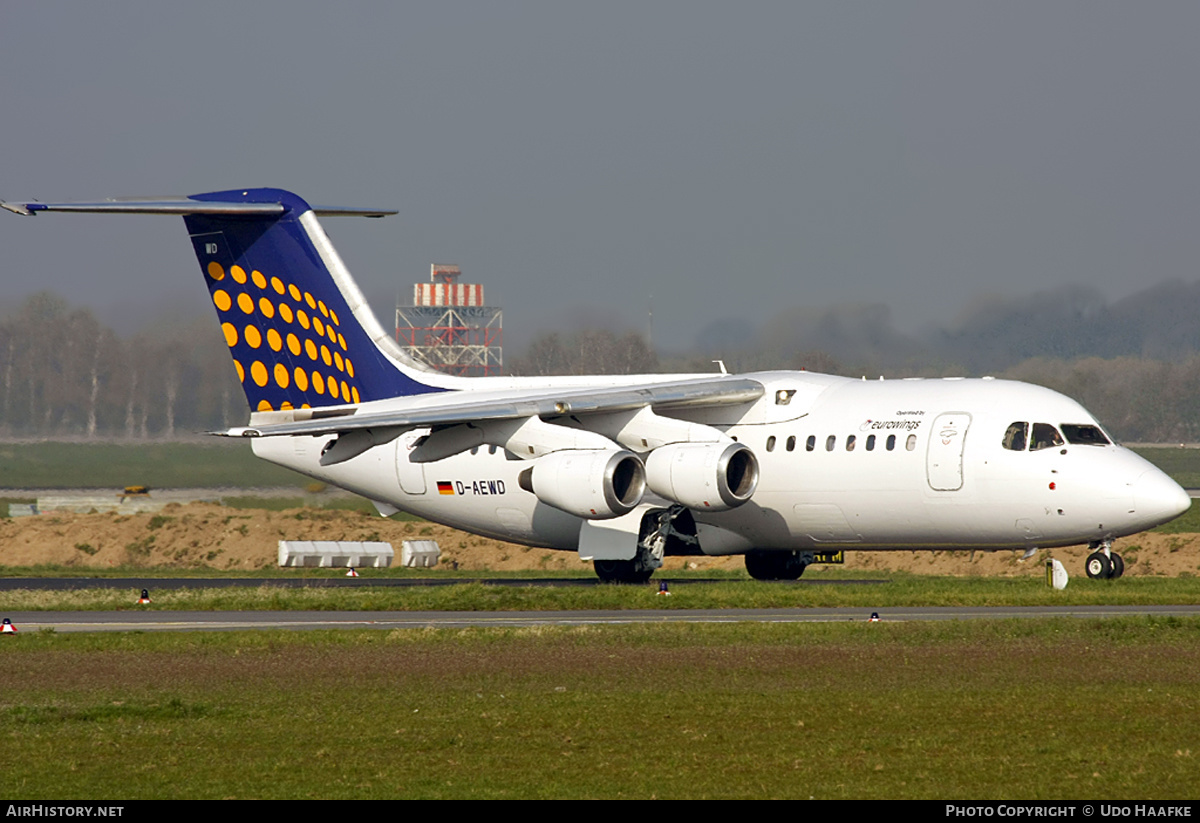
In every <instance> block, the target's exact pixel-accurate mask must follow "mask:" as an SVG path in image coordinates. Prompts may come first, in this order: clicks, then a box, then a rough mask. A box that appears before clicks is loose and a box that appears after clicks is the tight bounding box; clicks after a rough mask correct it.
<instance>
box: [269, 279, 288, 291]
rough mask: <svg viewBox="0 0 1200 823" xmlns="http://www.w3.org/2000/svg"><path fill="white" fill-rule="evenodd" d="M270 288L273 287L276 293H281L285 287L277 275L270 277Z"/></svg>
mask: <svg viewBox="0 0 1200 823" xmlns="http://www.w3.org/2000/svg"><path fill="white" fill-rule="evenodd" d="M271 288H273V289H275V293H276V294H283V293H284V292H285V291H287V289H285V288H284V286H283V281H282V280H280V279H279V278H278V277H272V278H271Z"/></svg>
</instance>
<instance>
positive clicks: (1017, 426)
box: [1004, 423, 1029, 452]
mask: <svg viewBox="0 0 1200 823" xmlns="http://www.w3.org/2000/svg"><path fill="white" fill-rule="evenodd" d="M1028 435H1029V424H1028V423H1013V424H1012V425H1011V426H1009V427H1008V431H1006V432H1004V448H1006V449H1009V450H1010V451H1015V452H1023V451H1025V443H1026V440H1027V438H1028Z"/></svg>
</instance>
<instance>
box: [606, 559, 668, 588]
mask: <svg viewBox="0 0 1200 823" xmlns="http://www.w3.org/2000/svg"><path fill="white" fill-rule="evenodd" d="M592 568H593V569H595V570H596V576H597V577H599V578H600V581H601V582H603V583H646V582H647V581H649V580H650V575H652V574H654V570H653V569H639V568H637V563H636V562H635V561H633V560H593V561H592Z"/></svg>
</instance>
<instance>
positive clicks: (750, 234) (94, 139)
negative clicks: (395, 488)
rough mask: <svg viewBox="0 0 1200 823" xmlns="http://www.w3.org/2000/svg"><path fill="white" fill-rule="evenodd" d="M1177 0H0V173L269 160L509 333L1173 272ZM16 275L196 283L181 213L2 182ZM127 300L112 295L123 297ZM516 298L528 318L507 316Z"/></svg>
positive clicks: (0, 225) (383, 274) (915, 318)
mask: <svg viewBox="0 0 1200 823" xmlns="http://www.w3.org/2000/svg"><path fill="white" fill-rule="evenodd" d="M1197 31H1200V4H1197V3H1194V2H1178V3H1168V2H1149V3H1124V2H1122V3H1105V2H1004V3H974V2H878V3H872V2H823V3H802V2H781V3H755V2H743V3H736V4H735V3H732V2H725V3H713V2H701V1H699V0H687V2H612V1H611V0H610V2H604V3H570V2H566V3H564V2H445V1H443V2H428V3H425V2H406V3H383V2H379V3H353V2H348V3H337V4H333V3H328V2H313V1H312V0H293V2H287V3H282V2H278V3H244V2H221V1H218V2H213V1H212V0H208V2H205V3H191V4H175V3H158V2H145V3H133V2H104V3H74V4H64V3H17V2H11V3H6V4H4V6H3V8H2V9H0V54H3V58H4V65H5V71H4V72H3V74H2V75H0V122H3V141H2V145H3V152H4V158H5V161H4V163H3V169H4V171H3V174H0V198H2V199H22V198H31V197H32V198H39V199H43V200H66V199H89V198H97V197H105V196H123V195H143V194H146V195H151V194H194V193H197V192H203V191H213V190H218V189H224V188H235V187H248V186H277V187H280V188H287V189H291V190H293V191H295V192H296V193H298V194H300V195H301V196H302V197H304V198H305V199H307V200H309V202H313V203H321V204H330V205H364V206H389V207H394V208H398V209H400V214H399V215H398V216H397V217H393V218H388V219H387V220H386V221H374V220H355V219H333V218H329V219H326V220H325V225H326V228H327V229H328V230H329V231H330V234H331V235H332V237H333V239H334V242H335V243H336V245H337V246H338V249H339V251H340V252H341V253H342V256H343V257H344V258H345V259H346V261H347V264H348V265H349V266H350V268H351V271H352V272H353V273H354V274H355V276H356V278H357V279H358V280H359V282H360V283H361V284H362V286H363V288H364V290H365V291H366V292H367V294H368V296H370V297H371V298H372V303H373V305H374V307H375V309H376V311H377V313H378V314H380V315H381V316H382V318H383V319H384V320H385V323H386V322H388V321H390V317H391V304H392V303H394V298H395V294H396V292H397V290H398V289H400V290H402V292H403V293H404V294H405V295H408V294H410V293H411V283H413V282H416V281H418V280H426V279H427V278H428V266H429V263H431V262H435V261H436V262H445V263H458V264H459V265H461V266H462V267H463V269H464V273H465V277H464V280H468V281H471V282H482V283H484V284H485V287H486V289H487V293H488V297H489V302H491V303H499V304H501V305H503V307H504V310H505V331H506V338H507V340H508V342H509V343H510V344H511V343H514V342H521V341H523V340H527V339H528V334H529V333H530V331H532V330H541V329H544V328H547V327H553V326H558V327H567V326H568V325H569V324H570V323H571V322H573V321H575V320H577V318H578V317H579V316H580V314H581V312H588V313H591V315H592V316H593V317H599V318H610V319H611V320H612V321H613V322H616V323H620V324H623V325H624V326H626V327H631V328H644V326H645V322H646V321H645V318H646V309H647V304H648V302H649V296H650V294H651V293H653V304H654V315H655V321H654V332H655V342H656V343H657V344H658V345H659V346H663V347H667V348H671V349H674V350H684V349H686V348H687V347H688V346H689V345H690V344H691V343H692V341H693V340H694V338H695V335H696V333H697V332H698V331H699V330H700V329H702V328H703V327H704V326H706V325H707V324H709V323H712V322H714V321H717V320H719V319H721V318H730V317H732V318H747V319H749V320H750V321H752V322H754V323H756V324H757V323H758V322H759V321H760V320H761V319H765V318H766V317H769V316H770V315H771V314H773V313H775V312H776V311H779V310H781V309H784V308H787V307H790V306H796V305H807V306H825V305H830V304H835V303H846V302H871V303H883V304H886V305H888V306H890V307H891V309H892V317H893V319H894V320H895V322H896V324H897V325H898V326H899V327H901V328H903V329H915V328H917V327H919V326H921V325H923V324H929V323H935V322H939V321H942V322H949V320H951V319H952V318H953V316H954V315H956V314H957V313H958V312H959V311H960V310H961V309H962V308H963V307H964V306H965V305H966V304H967V303H968V302H970V301H972V300H974V299H978V298H980V297H981V296H983V295H999V296H1004V297H1015V296H1019V295H1024V294H1028V293H1030V292H1033V291H1037V290H1039V289H1044V288H1051V287H1054V286H1061V285H1064V284H1086V285H1090V286H1095V287H1098V288H1099V289H1101V290H1102V291H1103V292H1104V293H1105V294H1106V295H1107V296H1108V297H1109V298H1110V299H1116V298H1120V297H1122V296H1125V295H1127V294H1129V293H1131V292H1134V291H1137V290H1139V289H1141V288H1143V287H1145V286H1148V285H1151V284H1154V283H1157V282H1160V281H1162V280H1167V279H1173V278H1179V279H1184V280H1187V281H1193V280H1195V279H1196V274H1195V266H1196V263H1195V261H1196V260H1197V259H1198V258H1200V248H1198V247H1200V232H1198V231H1197V225H1196V223H1197V209H1196V201H1197V196H1198V193H1200V180H1198V177H1200V165H1198V164H1197V162H1196V155H1197V151H1198V150H1200V105H1197V97H1196V89H1195V86H1196V79H1197V78H1198V77H1200V49H1197V48H1196V47H1195V35H1196V32H1197ZM0 244H2V246H0V248H3V257H2V258H0V260H2V261H3V262H2V263H0V266H2V269H0V271H3V272H4V275H5V279H4V286H5V292H6V294H5V295H4V296H3V297H2V298H0V302H9V301H12V300H17V299H20V298H22V297H24V296H25V295H27V294H28V293H31V292H33V291H35V290H37V289H42V288H50V289H54V290H56V291H58V292H60V293H62V294H63V295H64V296H66V297H68V298H69V299H70V300H71V301H72V302H74V303H80V304H86V305H90V306H93V307H96V308H97V309H98V310H100V311H101V312H102V313H103V315H104V316H105V317H106V319H109V320H111V319H112V318H113V312H116V311H125V312H127V313H129V314H131V315H133V316H137V315H138V313H141V312H145V311H146V308H147V307H148V306H150V305H153V304H154V303H155V302H156V301H166V300H177V299H184V300H190V301H192V302H194V303H195V305H196V306H197V307H198V309H197V310H203V307H204V305H205V303H206V300H205V296H204V289H203V286H202V285H201V280H200V276H199V269H198V268H197V266H196V263H195V261H194V258H193V257H192V256H191V251H190V248H189V246H188V244H187V243H186V242H185V234H184V229H183V222H182V220H180V219H178V218H168V217H160V218H154V217H126V218H119V217H107V216H91V217H75V216H67V215H63V216H44V217H39V218H35V219H19V218H17V217H15V216H11V215H8V214H3V215H0ZM135 325H136V324H135ZM522 330H525V331H524V333H522Z"/></svg>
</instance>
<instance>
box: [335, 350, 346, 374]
mask: <svg viewBox="0 0 1200 823" xmlns="http://www.w3.org/2000/svg"><path fill="white" fill-rule="evenodd" d="M333 362H334V363H336V364H337V367H338V371H341V372H344V371H345V370H346V361H345V360H343V359H342V354H341V352H336V351H335V352H334V353H333Z"/></svg>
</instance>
